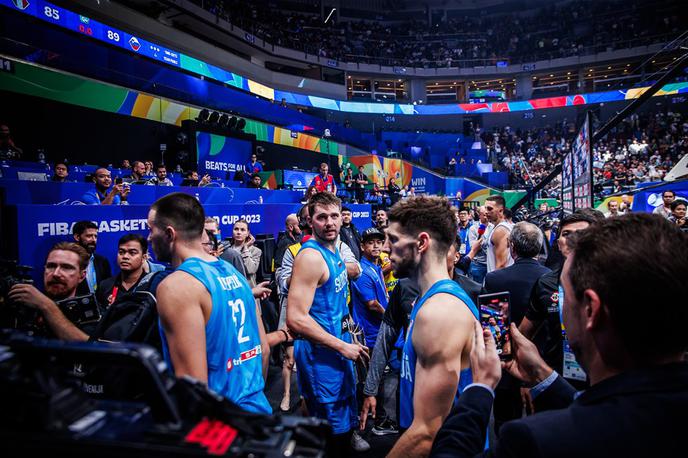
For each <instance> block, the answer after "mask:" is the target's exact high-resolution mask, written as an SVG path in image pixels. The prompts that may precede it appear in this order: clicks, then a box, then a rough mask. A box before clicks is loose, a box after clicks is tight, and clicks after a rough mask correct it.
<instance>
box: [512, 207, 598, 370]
mask: <svg viewBox="0 0 688 458" xmlns="http://www.w3.org/2000/svg"><path fill="white" fill-rule="evenodd" d="M603 219H604V215H603V214H602V213H601V212H599V211H597V210H591V209H581V210H576V211H575V212H574V213H573V214H571V215H567V216H565V217H564V218H563V219H562V220H561V223H560V224H559V237H558V239H557V245H558V248H559V251H560V252H561V255H562V256H563V257H564V259H566V257H567V256H568V255H569V248H568V245H567V240H568V238H569V237H570V236H571V235H572V234H573V233H575V232H577V231H580V230H583V229H586V228H588V227H589V226H590V225H591V224H593V223H595V222H596V221H600V220H603ZM562 267H563V264H561V265H559V266H558V267H557V268H555V269H553V270H552V271H551V272H549V273H546V274H545V275H543V276H541V277H540V278H539V279H538V280H537V281H536V282H535V286H534V287H533V290H532V291H531V294H530V302H529V305H528V309H527V310H526V313H525V317H524V318H523V319H522V320H521V324H520V325H519V326H518V329H519V331H520V332H521V333H523V335H524V336H525V337H526V338H527V339H530V340H534V341H535V342H536V345H537V346H538V348H539V349H540V354H542V355H543V358H544V359H545V361H546V362H547V364H549V365H550V367H552V368H554V369H555V370H556V371H557V372H559V373H560V374H562V373H563V366H562V365H563V361H564V350H563V347H562V334H561V308H560V306H559V304H560V297H559V291H560V289H559V287H560V284H561V282H560V277H561V269H562ZM536 336H538V338H537V339H535V337H536Z"/></svg>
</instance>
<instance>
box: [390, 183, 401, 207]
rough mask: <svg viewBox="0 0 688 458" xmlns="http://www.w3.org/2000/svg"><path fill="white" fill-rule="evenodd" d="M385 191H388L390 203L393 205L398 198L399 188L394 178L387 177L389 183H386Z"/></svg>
mask: <svg viewBox="0 0 688 458" xmlns="http://www.w3.org/2000/svg"><path fill="white" fill-rule="evenodd" d="M387 192H388V193H389V198H390V200H391V205H394V204H396V203H397V201H398V200H399V192H401V189H400V188H399V185H397V183H396V182H395V181H394V178H390V179H389V184H388V185H387Z"/></svg>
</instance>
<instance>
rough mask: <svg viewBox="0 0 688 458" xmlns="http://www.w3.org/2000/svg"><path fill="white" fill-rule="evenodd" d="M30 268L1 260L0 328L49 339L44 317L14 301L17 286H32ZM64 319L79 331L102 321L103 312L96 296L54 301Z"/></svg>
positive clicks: (90, 295) (89, 295)
mask: <svg viewBox="0 0 688 458" xmlns="http://www.w3.org/2000/svg"><path fill="white" fill-rule="evenodd" d="M32 270H33V268H32V267H30V266H22V265H18V264H17V262H16V261H7V260H0V328H12V329H17V330H20V331H24V332H28V333H30V334H32V335H40V336H46V335H49V331H48V328H47V326H46V325H45V322H44V321H43V318H42V316H41V313H40V312H39V311H38V310H36V309H34V308H32V307H28V306H26V305H24V304H22V303H20V302H16V301H13V300H12V299H10V297H9V292H10V290H11V289H12V287H13V286H15V285H20V284H28V285H32V284H33V279H32V278H31V274H30V272H31V271H32ZM55 303H56V304H57V306H58V307H59V308H60V310H61V311H62V313H63V314H64V315H65V317H66V318H67V319H68V320H69V321H71V322H72V323H74V324H75V325H76V326H79V327H80V328H81V327H83V326H84V325H91V324H93V323H96V322H98V321H99V320H100V316H101V315H100V308H99V307H98V303H97V302H96V298H95V297H94V296H93V294H88V295H85V296H78V297H70V298H68V299H63V300H61V301H55Z"/></svg>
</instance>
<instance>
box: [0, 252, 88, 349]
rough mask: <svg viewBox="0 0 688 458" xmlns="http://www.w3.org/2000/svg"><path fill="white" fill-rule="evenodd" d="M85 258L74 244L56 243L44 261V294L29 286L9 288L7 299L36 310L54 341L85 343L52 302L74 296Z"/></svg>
mask: <svg viewBox="0 0 688 458" xmlns="http://www.w3.org/2000/svg"><path fill="white" fill-rule="evenodd" d="M89 258H90V255H89V254H88V252H87V251H86V250H85V249H84V248H82V247H81V246H79V245H77V244H76V243H68V242H60V243H58V244H57V245H55V246H53V247H52V249H51V250H50V252H49V253H48V257H47V259H46V261H45V270H44V272H43V284H44V288H45V294H43V293H41V292H40V291H39V290H38V289H37V288H36V287H35V286H33V285H28V284H19V285H14V286H13V287H12V289H10V293H9V297H10V299H11V300H12V301H14V302H19V303H21V304H24V305H26V306H28V307H32V308H34V309H37V310H39V311H40V312H41V314H42V315H43V319H44V320H45V322H46V323H47V325H48V327H49V328H50V330H51V331H52V332H53V333H54V334H55V336H56V337H57V338H59V339H62V340H72V341H80V342H85V341H87V340H88V334H87V333H86V332H84V331H83V330H81V329H79V327H77V325H75V324H74V323H72V322H71V321H69V319H68V318H67V317H66V316H65V315H64V313H63V312H62V310H60V307H59V306H58V304H57V303H56V302H57V301H62V300H65V299H70V298H73V297H75V296H76V290H77V286H78V285H79V283H80V282H81V281H82V280H83V279H84V278H85V277H86V268H87V266H88V261H89Z"/></svg>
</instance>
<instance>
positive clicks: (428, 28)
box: [198, 0, 682, 68]
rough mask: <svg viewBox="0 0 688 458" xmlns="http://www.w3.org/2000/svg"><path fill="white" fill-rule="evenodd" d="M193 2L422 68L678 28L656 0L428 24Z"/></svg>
mask: <svg viewBox="0 0 688 458" xmlns="http://www.w3.org/2000/svg"><path fill="white" fill-rule="evenodd" d="M198 3H200V4H202V5H203V6H204V7H205V8H206V9H207V10H208V11H210V12H211V13H213V14H215V15H217V16H218V17H220V18H222V19H225V20H227V21H228V22H230V23H232V24H233V25H236V26H238V27H240V28H242V29H243V30H245V31H246V32H247V33H250V34H252V35H253V36H255V37H257V38H260V39H264V40H265V41H266V42H268V43H271V44H274V45H278V46H283V47H286V48H292V49H296V50H299V51H304V52H307V53H309V54H315V55H319V56H321V57H327V58H331V59H336V60H340V61H348V62H362V63H379V64H384V65H396V66H409V67H425V68H431V67H457V66H459V67H465V66H475V65H477V61H489V60H492V61H494V62H496V61H504V60H508V61H510V62H512V63H520V62H533V61H536V60H542V59H554V58H561V57H569V56H581V55H586V54H593V53H597V52H602V51H608V50H614V49H623V48H628V47H632V46H639V45H641V44H642V45H647V44H651V43H657V42H667V41H670V40H671V39H673V38H675V36H676V35H678V33H680V32H681V31H682V30H681V26H680V23H681V14H682V13H681V12H680V11H679V9H678V4H676V3H674V2H666V1H662V0H657V1H654V2H643V1H640V0H633V1H631V2H622V1H611V2H592V1H589V0H578V1H574V2H564V3H562V4H550V5H547V6H545V7H542V8H538V9H537V10H531V11H527V12H518V13H508V14H490V12H489V11H481V12H480V14H468V13H460V14H456V15H454V14H453V13H454V12H447V14H445V15H443V18H442V19H441V20H437V21H435V20H433V22H432V23H429V22H428V19H427V17H428V15H427V13H421V12H419V14H418V15H417V17H418V18H417V19H414V20H407V21H401V22H400V21H389V22H388V21H384V20H383V21H369V20H365V21H363V20H360V21H355V20H346V19H340V20H339V21H336V20H335V19H333V18H331V19H330V20H329V21H328V22H327V23H324V21H323V19H324V18H322V17H320V15H319V14H313V13H297V12H290V11H287V10H283V9H279V8H275V7H274V4H272V3H271V2H250V3H248V4H247V3H246V2H241V1H238V0H211V1H203V2H198ZM524 13H525V14H524ZM669 37H671V38H669Z"/></svg>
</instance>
